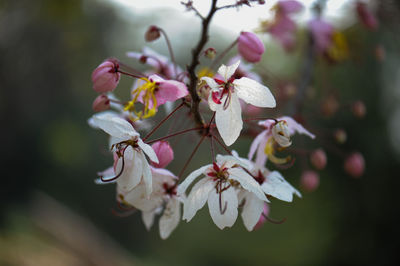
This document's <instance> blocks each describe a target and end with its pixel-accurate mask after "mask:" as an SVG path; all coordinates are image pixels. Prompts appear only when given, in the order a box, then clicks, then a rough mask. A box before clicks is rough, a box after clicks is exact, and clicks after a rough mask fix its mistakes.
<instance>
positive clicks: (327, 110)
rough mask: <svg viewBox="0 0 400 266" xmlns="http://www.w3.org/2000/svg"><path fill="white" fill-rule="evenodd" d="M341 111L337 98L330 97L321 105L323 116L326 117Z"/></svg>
mask: <svg viewBox="0 0 400 266" xmlns="http://www.w3.org/2000/svg"><path fill="white" fill-rule="evenodd" d="M338 109H339V102H338V100H337V99H336V97H335V96H333V95H330V96H328V97H327V98H326V99H325V100H324V101H323V102H322V104H321V111H322V114H323V115H325V116H326V117H331V116H333V115H334V114H335V113H336V112H337V110H338Z"/></svg>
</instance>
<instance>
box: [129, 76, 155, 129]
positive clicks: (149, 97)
mask: <svg viewBox="0 0 400 266" xmlns="http://www.w3.org/2000/svg"><path fill="white" fill-rule="evenodd" d="M141 80H143V81H145V83H144V84H143V85H141V86H139V87H138V88H136V89H135V90H134V91H133V92H132V94H133V95H135V97H134V98H133V100H132V101H130V102H128V103H127V104H126V105H125V107H124V111H131V112H134V113H135V115H136V116H137V118H136V119H135V121H136V120H139V119H146V118H149V117H152V116H154V115H155V114H156V112H157V109H156V108H157V98H156V96H155V93H156V92H157V90H158V89H159V83H158V82H155V81H153V80H151V79H147V78H141ZM139 97H141V98H142V102H143V105H144V106H143V109H142V110H141V111H136V110H135V103H136V102H137V99H138V98H139Z"/></svg>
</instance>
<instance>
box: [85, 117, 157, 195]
mask: <svg viewBox="0 0 400 266" xmlns="http://www.w3.org/2000/svg"><path fill="white" fill-rule="evenodd" d="M91 121H92V124H93V125H94V126H95V127H98V128H100V129H102V130H103V131H105V132H106V133H108V134H109V135H110V136H111V145H112V147H113V148H114V150H115V152H116V154H117V155H118V157H117V158H116V163H115V164H114V170H115V171H114V172H115V174H116V175H117V176H118V178H117V184H118V186H119V187H120V189H122V190H124V191H129V190H132V189H133V188H134V187H136V186H137V185H138V184H139V183H140V181H141V180H143V182H144V184H145V191H146V195H147V196H148V195H150V193H151V191H152V178H151V171H150V166H149V163H148V162H147V159H146V157H145V155H144V154H146V155H147V156H149V158H150V160H152V161H153V162H156V163H158V158H157V155H156V154H155V152H154V150H153V149H152V148H151V146H150V145H147V144H146V143H144V142H143V141H142V139H141V138H140V137H139V133H138V132H136V130H135V129H134V128H133V127H132V125H131V124H130V123H129V122H128V121H126V120H124V119H122V118H120V117H118V116H115V115H113V114H110V113H103V114H97V115H94V116H93V117H92V120H91ZM103 180H104V179H103Z"/></svg>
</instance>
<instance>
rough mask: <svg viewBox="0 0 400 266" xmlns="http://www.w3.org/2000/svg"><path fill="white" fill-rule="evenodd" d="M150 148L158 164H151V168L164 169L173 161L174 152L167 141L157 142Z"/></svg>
mask: <svg viewBox="0 0 400 266" xmlns="http://www.w3.org/2000/svg"><path fill="white" fill-rule="evenodd" d="M151 147H152V148H153V150H154V152H155V153H156V155H157V158H158V163H155V162H151V165H152V166H154V167H157V168H165V167H166V166H167V165H168V164H169V163H170V162H171V161H172V160H173V159H174V151H173V150H172V148H171V146H170V145H169V143H168V142H167V141H157V142H156V143H154V144H153V145H151Z"/></svg>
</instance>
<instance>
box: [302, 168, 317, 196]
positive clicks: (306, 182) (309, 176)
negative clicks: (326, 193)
mask: <svg viewBox="0 0 400 266" xmlns="http://www.w3.org/2000/svg"><path fill="white" fill-rule="evenodd" d="M300 183H301V187H302V188H303V189H304V190H305V191H308V192H311V191H314V190H316V189H317V188H318V186H319V175H318V173H317V172H315V171H311V170H308V171H304V172H303V174H302V175H301V179H300Z"/></svg>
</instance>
